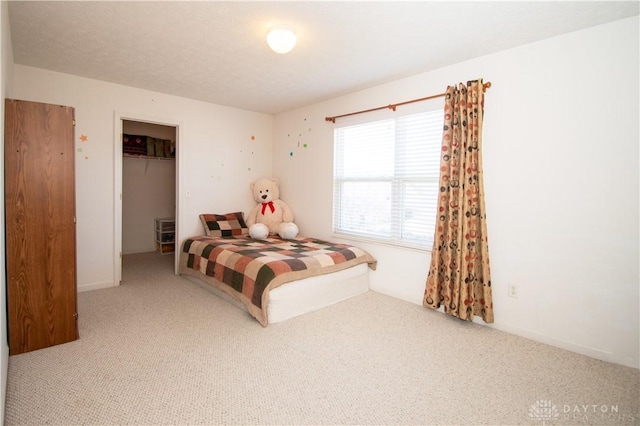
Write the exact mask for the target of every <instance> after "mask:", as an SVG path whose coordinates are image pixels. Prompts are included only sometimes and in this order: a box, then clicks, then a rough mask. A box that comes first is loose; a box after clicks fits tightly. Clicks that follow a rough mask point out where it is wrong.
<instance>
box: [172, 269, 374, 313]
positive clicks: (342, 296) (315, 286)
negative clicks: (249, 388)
mask: <svg viewBox="0 0 640 426" xmlns="http://www.w3.org/2000/svg"><path fill="white" fill-rule="evenodd" d="M182 277H184V278H187V279H189V280H190V281H191V282H195V283H197V284H199V285H200V286H201V287H204V288H206V289H208V290H210V291H212V292H213V293H215V294H216V295H218V296H220V297H222V298H223V299H225V300H227V301H229V302H231V303H233V304H234V305H236V306H238V307H240V308H242V309H244V310H246V309H247V308H246V306H244V305H243V304H242V303H241V302H239V301H238V300H236V299H234V298H233V297H231V296H229V295H228V294H226V293H225V292H223V291H221V290H218V289H217V288H215V287H213V286H211V285H209V284H207V283H205V282H203V281H200V280H198V279H197V278H195V277H192V276H188V275H182ZM367 291H369V266H368V265H367V264H366V263H361V264H359V265H356V266H353V267H351V268H348V269H344V270H342V271H337V272H332V273H330V274H324V275H318V276H315V277H309V278H305V279H302V280H298V281H292V282H290V283H286V284H282V285H281V286H279V287H276V288H274V289H273V290H271V291H270V293H269V304H268V305H267V319H268V322H269V324H275V323H278V322H282V321H285V320H288V319H291V318H294V317H297V316H299V315H302V314H306V313H309V312H313V311H317V310H318V309H321V308H324V307H327V306H330V305H333V304H334V303H338V302H341V301H343V300H347V299H349V298H351V297H355V296H357V295H359V294H363V293H366V292H367Z"/></svg>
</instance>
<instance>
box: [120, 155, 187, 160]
mask: <svg viewBox="0 0 640 426" xmlns="http://www.w3.org/2000/svg"><path fill="white" fill-rule="evenodd" d="M122 157H123V158H133V159H135V160H160V161H174V160H175V157H170V158H167V157H149V156H148V155H133V154H122Z"/></svg>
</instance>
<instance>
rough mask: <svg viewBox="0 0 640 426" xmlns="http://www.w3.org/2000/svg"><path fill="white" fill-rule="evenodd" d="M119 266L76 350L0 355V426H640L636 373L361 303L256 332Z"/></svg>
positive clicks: (202, 296) (161, 268) (374, 297)
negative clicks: (2, 398)
mask: <svg viewBox="0 0 640 426" xmlns="http://www.w3.org/2000/svg"><path fill="white" fill-rule="evenodd" d="M172 268H173V257H172V256H163V255H160V254H157V253H144V254H137V255H129V256H126V257H125V260H124V269H123V282H122V285H121V286H119V287H115V288H110V289H104V290H97V291H92V292H85V293H80V294H79V302H78V307H79V327H80V339H79V340H77V341H75V342H71V343H67V344H64V345H59V346H55V347H51V348H47V349H42V350H39V351H34V352H30V353H26V354H22V355H17V356H11V357H10V358H9V375H8V384H7V398H6V413H5V424H7V425H31V424H33V425H35V424H38V425H43V424H52V425H71V424H91V425H112V424H113V425H115V424H119V425H124V424H127V425H151V424H154V425H156V424H172V425H186V424H210V425H222V424H225V425H227V424H233V425H253V424H260V425H264V424H270V425H271V424H278V425H280V424H291V425H293V424H295V425H300V424H367V425H382V424H384V425H400V424H402V425H440V424H456V425H471V424H482V425H487V424H491V425H512V424H540V425H542V424H545V425H551V424H597V425H619V424H631V425H633V424H640V402H639V401H640V372H639V370H637V369H633V368H628V367H623V366H620V365H615V364H609V363H606V362H603V361H598V360H595V359H591V358H588V357H585V356H582V355H577V354H574V353H571V352H568V351H565V350H561V349H557V348H554V347H550V346H547V345H543V344H540V343H536V342H533V341H530V340H527V339H524V338H521V337H517V336H513V335H510V334H507V333H503V332H500V331H497V330H494V329H491V328H488V327H483V326H481V325H479V324H473V323H468V322H463V321H459V320H457V319H454V318H451V317H448V316H445V315H443V314H441V313H439V312H434V311H430V310H427V309H424V308H422V307H421V306H417V305H413V304H410V303H407V302H404V301H401V300H397V299H394V298H391V297H388V296H385V295H381V294H378V293H374V292H368V293H366V294H364V295H361V296H357V297H355V298H353V299H350V300H347V301H344V302H341V303H338V304H336V305H333V306H330V307H328V308H325V309H322V310H320V311H317V312H314V313H310V314H306V315H304V316H301V317H297V318H294V319H291V320H288V321H285V322H283V323H278V324H272V325H270V326H269V327H266V328H263V327H262V326H260V324H259V323H258V322H257V321H256V320H254V319H253V318H252V317H250V316H249V315H248V314H247V313H246V312H245V311H244V310H242V309H241V308H239V307H237V306H235V305H232V304H230V303H229V302H227V301H225V300H223V299H221V298H219V297H217V296H216V295H214V294H213V293H211V292H210V291H209V290H207V289H205V288H203V287H201V286H200V285H198V284H195V283H193V282H191V281H189V280H186V279H184V278H181V277H178V276H175V275H173V274H172Z"/></svg>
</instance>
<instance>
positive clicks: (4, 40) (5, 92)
mask: <svg viewBox="0 0 640 426" xmlns="http://www.w3.org/2000/svg"><path fill="white" fill-rule="evenodd" d="M0 46H2V55H1V56H0V65H1V66H0V95H1V96H0V123H1V124H0V128H1V129H2V131H1V132H0V133H1V134H2V136H0V138H1V139H2V144H1V145H2V147H0V164H2V170H3V173H2V174H1V177H0V180H1V181H2V184H1V185H0V197H1V198H2V199H3V200H4V99H5V97H10V96H11V94H12V91H11V86H12V84H13V50H12V48H11V32H10V27H9V8H8V3H7V2H6V1H3V2H1V3H0ZM0 218H2V220H3V221H4V203H0ZM3 223H4V222H3ZM4 241H5V240H4V226H2V227H0V259H2V261H0V312H2V313H0V424H4V408H5V407H4V401H5V394H6V391H7V369H8V367H9V344H8V340H7V315H6V301H7V287H6V274H5V272H6V271H5V264H4V254H5V247H4Z"/></svg>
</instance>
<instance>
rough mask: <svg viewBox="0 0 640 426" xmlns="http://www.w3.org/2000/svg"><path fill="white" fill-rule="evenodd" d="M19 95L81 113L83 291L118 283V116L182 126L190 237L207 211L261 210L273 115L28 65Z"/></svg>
mask: <svg viewBox="0 0 640 426" xmlns="http://www.w3.org/2000/svg"><path fill="white" fill-rule="evenodd" d="M13 96H14V97H15V98H17V99H24V100H30V101H37V102H47V103H52V104H61V105H69V106H73V107H74V108H75V113H76V123H77V124H76V129H75V135H76V147H77V149H78V150H80V149H81V150H82V152H77V153H76V210H77V217H78V222H77V256H78V290H80V291H82V290H83V289H95V288H100V287H108V286H112V285H114V284H115V270H114V255H113V253H114V250H115V249H114V232H115V231H114V204H115V203H114V197H115V196H114V181H115V174H114V169H115V166H114V163H115V158H114V157H115V148H114V147H115V143H116V136H115V135H114V133H115V131H114V128H116V126H115V124H114V117H115V116H116V115H118V114H121V115H126V116H144V117H158V118H163V120H161V121H162V122H167V123H180V128H181V138H182V139H180V140H179V141H178V143H179V150H180V151H179V152H180V155H179V160H178V161H179V163H178V168H179V170H180V171H179V172H178V173H179V174H180V175H181V176H179V177H178V178H179V181H180V185H181V186H182V189H183V190H182V191H181V193H180V194H179V196H178V198H179V203H180V205H181V209H182V211H181V213H182V214H181V215H180V223H179V224H178V227H179V228H180V231H179V232H180V233H181V235H184V236H185V237H187V236H191V235H196V234H202V233H203V231H202V226H201V224H200V221H199V219H198V215H199V214H201V213H226V212H230V211H237V210H241V209H244V210H245V211H248V209H249V208H251V207H252V206H253V204H254V202H253V200H252V197H251V193H250V191H249V183H250V182H251V181H252V180H255V179H258V178H260V177H262V176H270V175H271V173H272V169H271V157H272V134H273V117H272V116H270V115H266V114H259V113H255V112H249V111H243V110H238V109H233V108H228V107H223V106H219V105H213V104H209V103H205V102H199V101H194V100H190V99H185V98H180V97H176V96H169V95H164V94H160V93H155V92H150V91H146V90H140V89H135V88H131V87H126V86H122V85H117V84H112V83H106V82H102V81H97V80H91V79H87V78H80V77H76V76H72V75H68V74H61V73H56V72H52V71H47V70H43V69H38V68H33V67H26V66H21V65H16V66H15V85H14V90H13ZM81 135H85V136H86V137H87V141H86V142H82V141H81V140H80V136H81ZM181 165H183V166H182V167H181ZM187 190H189V191H190V193H191V197H190V198H186V197H185V196H184V194H185V192H186V191H187Z"/></svg>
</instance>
